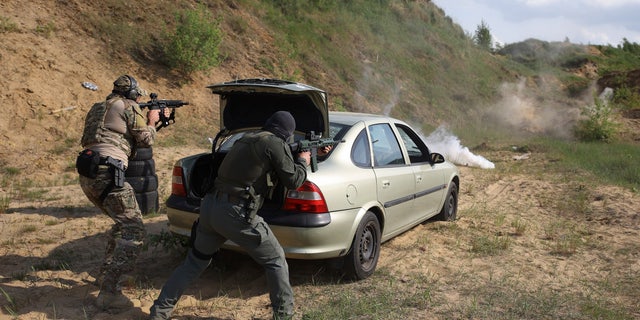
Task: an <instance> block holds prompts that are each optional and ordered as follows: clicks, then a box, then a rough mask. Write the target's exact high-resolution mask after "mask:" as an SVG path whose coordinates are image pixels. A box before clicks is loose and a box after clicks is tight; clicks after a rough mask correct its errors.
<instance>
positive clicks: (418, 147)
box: [396, 124, 429, 163]
mask: <svg viewBox="0 0 640 320" xmlns="http://www.w3.org/2000/svg"><path fill="white" fill-rule="evenodd" d="M396 128H397V129H398V132H400V137H402V142H403V143H404V146H405V148H406V149H407V153H408V154H409V161H411V163H422V162H429V148H428V147H427V146H426V145H425V144H424V142H423V141H422V139H421V138H420V136H418V134H417V133H415V132H414V131H413V130H411V128H409V127H407V126H404V125H402V124H396Z"/></svg>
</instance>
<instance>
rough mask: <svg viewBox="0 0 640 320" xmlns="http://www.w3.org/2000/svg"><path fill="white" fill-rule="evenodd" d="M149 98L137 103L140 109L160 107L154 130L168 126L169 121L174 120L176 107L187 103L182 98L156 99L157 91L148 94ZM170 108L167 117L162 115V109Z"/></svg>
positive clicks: (156, 108)
mask: <svg viewBox="0 0 640 320" xmlns="http://www.w3.org/2000/svg"><path fill="white" fill-rule="evenodd" d="M150 97H151V100H149V102H146V103H144V102H143V103H138V105H139V106H140V108H141V109H144V108H149V110H158V109H160V121H158V122H157V123H156V131H160V129H162V128H164V127H166V126H168V125H169V124H171V123H175V122H176V108H180V107H182V106H184V105H187V104H189V102H187V101H182V100H158V94H157V93H155V92H154V93H151V94H150ZM165 108H171V114H170V115H169V116H168V117H167V116H165V115H164V109H165Z"/></svg>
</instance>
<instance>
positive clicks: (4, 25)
mask: <svg viewBox="0 0 640 320" xmlns="http://www.w3.org/2000/svg"><path fill="white" fill-rule="evenodd" d="M17 31H18V25H17V24H16V23H15V22H13V21H11V19H9V18H7V17H0V33H5V32H17Z"/></svg>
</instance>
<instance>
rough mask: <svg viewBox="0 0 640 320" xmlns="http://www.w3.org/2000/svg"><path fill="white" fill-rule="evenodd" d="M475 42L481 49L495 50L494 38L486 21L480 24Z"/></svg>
mask: <svg viewBox="0 0 640 320" xmlns="http://www.w3.org/2000/svg"><path fill="white" fill-rule="evenodd" d="M473 42H474V43H475V44H476V45H477V46H478V47H480V48H482V49H484V50H487V51H492V49H493V37H492V36H491V29H489V25H487V23H486V22H484V20H482V21H481V22H480V24H479V25H478V27H477V28H476V33H475V34H474V36H473Z"/></svg>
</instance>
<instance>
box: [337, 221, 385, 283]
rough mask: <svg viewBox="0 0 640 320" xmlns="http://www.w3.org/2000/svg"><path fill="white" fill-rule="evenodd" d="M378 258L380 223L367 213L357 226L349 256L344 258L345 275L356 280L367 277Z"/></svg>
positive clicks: (374, 267)
mask: <svg viewBox="0 0 640 320" xmlns="http://www.w3.org/2000/svg"><path fill="white" fill-rule="evenodd" d="M379 256H380V222H379V221H378V218H377V217H376V215H375V214H373V212H371V211H367V213H366V214H365V215H364V217H363V218H362V220H361V221H360V224H359V225H358V230H357V231H356V234H355V236H354V238H353V243H352V244H351V249H350V250H349V254H347V256H346V257H345V261H344V271H345V274H346V275H347V277H350V278H352V279H356V280H361V279H365V278H367V277H369V276H370V275H372V274H373V271H374V270H375V269H376V265H377V264H378V257H379Z"/></svg>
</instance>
